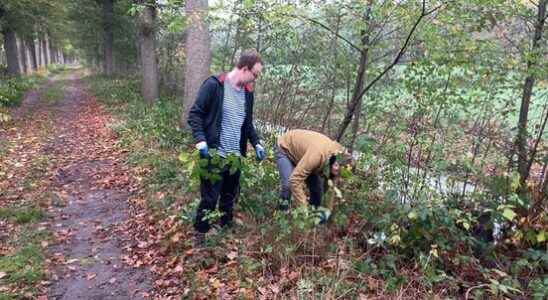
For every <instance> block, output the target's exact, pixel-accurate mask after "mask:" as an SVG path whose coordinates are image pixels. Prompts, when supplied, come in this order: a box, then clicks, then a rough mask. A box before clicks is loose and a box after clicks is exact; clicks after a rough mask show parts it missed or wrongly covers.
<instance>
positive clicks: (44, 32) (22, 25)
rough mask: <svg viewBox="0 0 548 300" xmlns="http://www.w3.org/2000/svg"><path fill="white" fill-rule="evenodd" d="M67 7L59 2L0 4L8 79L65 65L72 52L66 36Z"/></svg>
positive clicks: (0, 19) (11, 0)
mask: <svg viewBox="0 0 548 300" xmlns="http://www.w3.org/2000/svg"><path fill="white" fill-rule="evenodd" d="M62 12H63V7H62V6H61V3H60V2H55V1H14V0H7V1H2V3H0V33H1V36H2V41H3V45H2V46H3V52H4V55H5V64H6V66H7V74H8V75H21V74H30V73H32V72H34V71H36V70H38V69H39V68H41V67H44V66H47V65H48V64H55V63H61V64H62V63H65V60H68V59H72V58H71V57H67V56H70V55H71V54H72V52H71V51H70V50H71V49H70V47H68V44H67V41H66V40H65V38H64V37H63V35H62V32H61V27H62V25H63V23H64V19H63V14H62Z"/></svg>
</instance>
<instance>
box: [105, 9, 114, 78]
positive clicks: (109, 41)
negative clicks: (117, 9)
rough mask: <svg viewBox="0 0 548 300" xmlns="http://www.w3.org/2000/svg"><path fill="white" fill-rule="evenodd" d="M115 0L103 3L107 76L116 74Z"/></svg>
mask: <svg viewBox="0 0 548 300" xmlns="http://www.w3.org/2000/svg"><path fill="white" fill-rule="evenodd" d="M113 25H114V0H104V1H103V29H104V36H103V72H104V73H105V75H107V76H112V74H113V73H114V57H113V48H114V32H113Z"/></svg>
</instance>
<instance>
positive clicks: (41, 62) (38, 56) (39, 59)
mask: <svg viewBox="0 0 548 300" xmlns="http://www.w3.org/2000/svg"><path fill="white" fill-rule="evenodd" d="M34 49H35V50H36V65H37V66H38V68H42V66H43V65H44V57H43V56H42V40H41V39H37V40H36V45H35V47H34Z"/></svg>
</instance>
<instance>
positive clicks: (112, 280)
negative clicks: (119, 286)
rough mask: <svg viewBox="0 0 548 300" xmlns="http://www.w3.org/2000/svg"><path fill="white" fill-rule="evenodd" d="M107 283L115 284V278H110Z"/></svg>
mask: <svg viewBox="0 0 548 300" xmlns="http://www.w3.org/2000/svg"><path fill="white" fill-rule="evenodd" d="M108 282H110V283H115V282H116V278H115V277H112V278H111V279H110V280H109V281H108Z"/></svg>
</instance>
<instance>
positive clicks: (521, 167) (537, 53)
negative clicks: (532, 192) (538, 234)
mask: <svg viewBox="0 0 548 300" xmlns="http://www.w3.org/2000/svg"><path fill="white" fill-rule="evenodd" d="M547 3H548V0H541V1H540V2H539V3H538V4H537V5H536V7H537V19H536V21H535V31H534V34H533V37H532V40H531V44H530V50H529V53H526V59H527V66H526V72H527V77H526V78H525V82H524V84H523V92H522V97H521V107H520V112H519V120H518V134H517V137H516V146H517V153H518V171H519V175H520V186H521V189H520V190H521V192H522V194H523V193H526V192H527V187H526V181H527V178H528V177H529V170H530V164H529V159H528V156H529V154H528V148H527V136H528V134H527V122H528V118H529V104H530V103H531V95H532V94H533V86H534V84H535V80H536V78H537V77H538V71H537V70H535V67H536V65H537V64H538V62H539V60H540V59H542V58H543V57H545V55H544V53H543V52H542V51H541V50H542V49H543V44H542V43H541V39H542V36H543V31H544V23H545V22H546V4H547Z"/></svg>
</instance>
